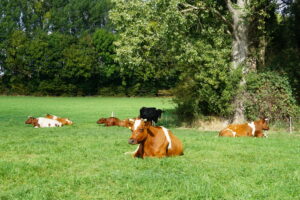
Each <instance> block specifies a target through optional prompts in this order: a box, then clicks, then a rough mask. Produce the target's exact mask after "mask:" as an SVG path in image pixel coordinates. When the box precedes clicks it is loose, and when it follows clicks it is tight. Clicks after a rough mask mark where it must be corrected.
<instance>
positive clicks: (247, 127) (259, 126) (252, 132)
mask: <svg viewBox="0 0 300 200" xmlns="http://www.w3.org/2000/svg"><path fill="white" fill-rule="evenodd" d="M263 130H269V125H268V119H267V118H265V119H260V120H256V121H254V122H251V123H245V124H229V125H228V126H227V127H226V128H224V129H223V130H221V131H220V133H219V136H224V137H241V136H248V137H267V135H266V134H265V133H264V132H263Z"/></svg>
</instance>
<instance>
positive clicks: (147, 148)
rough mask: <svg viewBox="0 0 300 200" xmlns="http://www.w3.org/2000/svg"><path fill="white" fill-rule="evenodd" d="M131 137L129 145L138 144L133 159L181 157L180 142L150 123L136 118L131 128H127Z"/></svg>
mask: <svg viewBox="0 0 300 200" xmlns="http://www.w3.org/2000/svg"><path fill="white" fill-rule="evenodd" d="M129 128H130V129H131V131H132V135H131V137H130V138H129V140H128V143H129V144H138V145H139V146H138V148H137V150H136V151H135V152H132V155H133V157H139V158H145V157H157V158H161V157H168V156H180V155H183V146H182V143H181V141H180V140H179V139H178V138H177V137H176V136H175V135H173V133H172V132H171V131H170V130H168V129H166V128H165V127H162V126H152V125H151V122H149V121H144V120H143V119H140V118H137V119H135V120H134V123H133V126H129Z"/></svg>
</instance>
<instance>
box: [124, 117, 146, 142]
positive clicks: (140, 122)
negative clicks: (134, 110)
mask: <svg viewBox="0 0 300 200" xmlns="http://www.w3.org/2000/svg"><path fill="white" fill-rule="evenodd" d="M150 125H151V123H149V122H147V121H145V120H144V119H141V118H137V119H135V120H134V123H133V125H132V126H130V127H129V129H131V131H132V134H131V137H130V138H129V140H128V143H129V144H139V143H141V142H143V141H144V140H145V139H146V138H147V136H148V131H147V129H148V128H149V127H150Z"/></svg>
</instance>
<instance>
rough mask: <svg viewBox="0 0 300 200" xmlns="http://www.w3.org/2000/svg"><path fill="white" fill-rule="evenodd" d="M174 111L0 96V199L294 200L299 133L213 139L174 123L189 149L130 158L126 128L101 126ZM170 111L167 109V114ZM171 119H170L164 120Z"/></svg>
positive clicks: (151, 101) (142, 101)
mask: <svg viewBox="0 0 300 200" xmlns="http://www.w3.org/2000/svg"><path fill="white" fill-rule="evenodd" d="M142 106H155V107H158V108H162V109H165V110H171V109H172V108H174V105H173V104H172V103H171V102H170V99H167V98H100V97H99V98H96V97H89V98H53V97H0V199H1V200H2V199H22V200H23V199H30V200H31V199H36V200H40V199H72V200H73V199H255V200H256V199H270V200H273V199H280V200H282V199H300V190H299V188H300V167H299V166H300V156H299V155H300V136H299V134H296V133H295V134H287V133H271V134H270V137H269V138H268V139H255V138H218V137H216V135H217V132H200V131H197V130H195V129H180V128H175V127H172V126H171V125H170V124H173V121H172V119H171V118H172V115H170V114H169V113H167V115H165V117H164V118H163V119H162V120H161V121H162V123H163V124H164V125H165V126H167V127H168V128H170V129H171V130H172V131H173V132H174V134H175V135H176V136H178V137H179V138H180V139H181V140H182V141H183V144H184V147H185V152H184V153H185V155H184V156H180V157H173V158H165V159H143V160H142V159H133V158H131V157H130V156H128V155H124V152H128V151H133V150H134V149H135V148H136V146H132V145H129V144H128V143H127V140H128V138H129V136H130V131H129V130H128V129H126V128H122V127H102V126H99V125H97V124H96V121H97V120H98V118H100V117H109V116H110V115H111V112H112V111H113V112H114V113H115V115H116V116H117V117H119V118H121V119H124V118H128V117H135V116H137V115H138V111H139V108H140V107H142ZM46 113H52V114H56V115H59V116H63V117H70V118H71V119H72V120H73V121H74V125H73V126H65V127H62V128H50V129H47V128H44V129H35V128H33V127H32V126H30V125H25V124H24V121H25V119H26V118H27V116H28V115H32V116H42V115H44V114H46ZM166 116H167V117H166ZM166 118H167V119H166Z"/></svg>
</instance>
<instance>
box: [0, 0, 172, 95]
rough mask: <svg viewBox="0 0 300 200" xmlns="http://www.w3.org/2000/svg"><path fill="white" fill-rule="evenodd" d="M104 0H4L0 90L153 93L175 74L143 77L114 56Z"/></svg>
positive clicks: (0, 13) (0, 20) (0, 22)
mask: <svg viewBox="0 0 300 200" xmlns="http://www.w3.org/2000/svg"><path fill="white" fill-rule="evenodd" d="M111 8H112V3H111V2H110V1H109V0H101V1H99V0H80V1H79V0H69V1H60V0H45V1H36V0H29V1H28V0H14V1H10V0H3V1H1V6H0V77H1V78H0V84H1V85H0V92H1V93H2V94H23V95H57V96H60V95H68V96H74V95H75V96H76V95H119V96H123V95H127V96H133V95H155V94H156V93H157V90H158V89H159V88H170V87H172V86H174V83H175V81H174V80H170V81H169V80H168V81H167V82H166V81H165V80H164V79H151V80H150V79H145V76H144V75H143V74H139V73H135V71H134V69H127V68H124V67H122V66H120V65H119V64H118V63H117V62H116V61H115V56H116V55H115V45H114V44H113V43H114V42H115V41H116V39H117V37H118V35H117V34H116V33H115V32H114V31H113V30H114V29H113V27H112V26H111V24H110V20H109V18H108V12H109V10H110V9H111Z"/></svg>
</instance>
